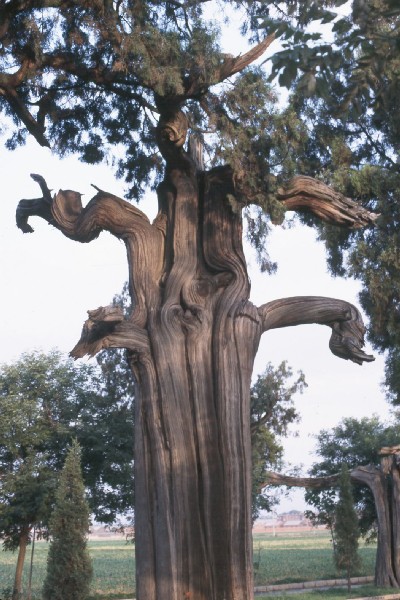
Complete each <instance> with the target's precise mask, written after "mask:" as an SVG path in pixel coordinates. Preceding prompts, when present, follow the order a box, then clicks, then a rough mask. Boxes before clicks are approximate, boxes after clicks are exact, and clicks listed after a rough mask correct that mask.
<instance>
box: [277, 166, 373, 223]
mask: <svg viewBox="0 0 400 600" xmlns="http://www.w3.org/2000/svg"><path fill="white" fill-rule="evenodd" d="M277 199H278V200H280V202H281V203H282V204H283V205H284V206H285V208H286V209H287V210H299V209H300V210H301V209H304V210H307V211H310V212H312V213H313V214H315V215H316V216H317V217H319V218H320V219H321V220H322V221H324V222H325V223H330V224H333V225H339V226H341V227H349V228H350V229H358V228H360V227H366V226H368V225H373V224H374V223H375V221H376V219H377V218H378V217H379V215H378V214H375V213H372V212H370V211H368V210H366V209H365V208H363V207H362V206H360V205H359V204H357V202H355V201H354V200H352V199H351V198H346V196H343V194H341V193H340V192H336V191H335V190H333V189H331V188H330V187H329V186H327V185H325V183H323V182H322V181H318V180H317V179H314V178H313V177H306V176H303V175H299V176H297V177H294V178H293V179H291V180H290V181H289V183H288V184H287V186H285V187H284V188H280V189H279V190H278V194H277Z"/></svg>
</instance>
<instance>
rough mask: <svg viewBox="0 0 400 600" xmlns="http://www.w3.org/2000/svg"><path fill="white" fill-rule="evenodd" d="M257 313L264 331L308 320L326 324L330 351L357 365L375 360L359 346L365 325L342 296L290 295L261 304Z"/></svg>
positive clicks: (357, 312)
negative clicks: (329, 336) (330, 333)
mask: <svg viewBox="0 0 400 600" xmlns="http://www.w3.org/2000/svg"><path fill="white" fill-rule="evenodd" d="M258 314H259V315H260V317H261V321H262V330H263V332H265V331H268V330H269V329H277V328H280V327H291V326H294V325H304V324H308V323H317V324H320V325H327V326H328V327H330V328H331V329H332V335H331V338H330V341H329V348H330V350H331V352H332V354H335V356H338V357H339V358H343V359H345V360H351V361H353V362H355V363H357V364H359V365H361V364H362V363H363V362H371V361H373V360H375V359H374V357H373V356H371V355H368V354H366V353H365V352H364V351H363V350H362V348H363V346H364V333H365V327H364V324H363V321H362V318H361V315H360V313H359V311H358V310H357V308H356V307H355V306H353V305H352V304H350V303H349V302H345V301H344V300H337V299H334V298H322V297H320V296H293V297H291V298H281V299H280V300H273V301H272V302H267V303H266V304H263V305H262V306H260V307H259V309H258Z"/></svg>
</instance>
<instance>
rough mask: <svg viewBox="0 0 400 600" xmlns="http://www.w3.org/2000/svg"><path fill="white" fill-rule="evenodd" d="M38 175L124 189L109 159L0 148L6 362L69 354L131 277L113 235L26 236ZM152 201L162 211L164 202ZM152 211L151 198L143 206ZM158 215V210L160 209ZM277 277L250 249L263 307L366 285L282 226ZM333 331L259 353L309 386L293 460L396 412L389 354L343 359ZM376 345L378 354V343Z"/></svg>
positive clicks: (313, 330)
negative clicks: (341, 273) (261, 267)
mask: <svg viewBox="0 0 400 600" xmlns="http://www.w3.org/2000/svg"><path fill="white" fill-rule="evenodd" d="M30 173H39V174H41V175H43V176H44V177H45V179H46V181H47V183H48V185H49V187H50V188H53V189H54V190H55V191H57V190H58V189H59V188H62V189H73V190H76V191H79V192H81V193H84V194H85V195H84V203H86V202H87V201H88V200H89V199H90V198H91V196H92V195H94V190H93V188H91V185H90V184H91V183H94V184H95V185H97V186H98V187H100V188H102V189H105V190H107V191H110V192H113V193H115V194H117V195H120V196H123V182H120V181H117V180H116V179H115V178H114V176H113V173H112V170H111V168H109V167H108V166H101V167H91V166H88V165H84V164H81V163H79V162H78V161H76V160H75V159H73V158H69V159H66V160H60V159H58V158H57V157H54V156H51V154H50V152H49V150H47V149H42V148H40V147H39V146H38V145H37V144H36V143H34V142H30V143H29V145H28V146H27V147H26V148H22V149H19V150H17V151H15V152H13V153H10V152H7V151H6V150H0V177H1V181H2V199H1V202H0V222H1V230H0V253H1V257H2V260H1V265H0V281H1V286H2V288H1V289H2V294H1V300H0V307H1V310H0V331H1V341H2V343H1V345H0V362H9V361H12V360H14V359H16V358H17V357H18V356H19V355H20V354H21V353H22V352H24V351H30V350H33V349H34V348H40V349H43V350H45V351H48V350H50V349H51V348H54V347H57V348H59V349H60V350H61V351H63V352H68V351H69V350H71V348H72V347H73V346H74V345H75V343H76V342H77V340H78V339H79V337H80V331H81V327H82V324H83V322H84V321H85V319H86V316H87V315H86V311H87V310H88V309H93V308H96V307H98V306H104V305H107V304H109V303H110V301H111V299H112V297H113V295H114V294H115V293H117V292H119V291H121V289H122V285H123V283H124V281H125V280H126V278H127V265H126V255H125V247H124V245H123V244H122V242H119V241H118V240H116V239H115V238H113V237H112V236H111V235H109V234H107V233H103V234H101V236H100V237H99V238H98V239H97V240H95V241H94V242H91V243H90V244H79V243H76V242H72V241H70V240H68V239H67V238H65V237H64V236H63V235H62V234H61V233H60V232H58V231H57V230H55V229H54V228H53V227H51V226H49V225H47V223H46V222H45V221H43V220H42V219H39V218H35V217H34V218H32V219H31V220H30V223H31V224H32V225H33V227H34V229H35V232H34V233H33V234H23V233H22V232H21V231H20V230H18V229H17V227H16V226H15V208H16V206H17V203H18V201H19V200H20V199H21V198H35V197H37V196H40V190H39V186H38V185H37V184H36V183H35V182H34V181H33V180H32V179H31V178H30V176H29V174H30ZM150 204H152V210H153V215H154V208H155V203H154V202H153V203H151V202H150ZM141 209H142V210H144V211H145V212H146V202H144V203H143V204H142V205H141ZM153 215H151V214H150V216H153ZM269 249H270V254H271V257H272V259H274V260H277V261H278V263H279V270H278V274H277V275H273V276H268V275H266V274H260V273H259V271H258V268H257V266H256V265H255V261H254V260H253V258H252V257H251V251H250V253H249V254H250V255H249V272H250V277H251V280H252V300H253V302H254V303H255V304H256V305H260V304H263V303H264V302H267V301H269V300H273V299H276V298H281V297H286V296H293V295H321V296H332V297H336V298H341V299H344V300H347V301H350V302H352V303H354V304H356V305H357V304H358V302H357V291H358V284H357V283H355V282H354V281H351V280H343V279H332V278H331V277H330V276H329V274H328V273H327V269H326V264H325V258H324V256H325V255H324V248H323V246H322V244H320V243H317V242H316V240H315V234H314V232H313V230H311V229H309V228H305V227H296V228H294V229H286V230H283V229H281V228H280V227H276V228H274V230H273V233H272V235H271V236H270V238H269ZM329 336H330V329H329V328H327V327H324V326H317V325H307V326H305V325H303V326H299V327H293V328H287V329H280V330H276V331H271V332H268V333H267V334H265V335H264V336H263V338H262V341H261V344H260V349H259V352H258V355H257V358H256V363H255V373H260V372H262V371H263V369H264V367H265V365H266V363H267V362H268V361H271V362H272V363H273V364H274V365H276V366H277V365H278V364H279V363H280V362H281V361H282V360H285V359H286V360H287V361H288V363H289V365H291V366H292V368H293V370H294V371H297V370H299V369H301V370H303V371H304V373H305V375H306V379H307V382H308V384H309V387H308V388H307V390H306V391H305V393H304V394H303V395H299V396H298V397H297V398H296V406H297V407H298V409H299V411H300V413H301V415H302V422H301V424H300V425H298V426H296V427H294V428H293V429H298V430H299V433H300V435H299V436H298V437H293V436H291V437H289V438H288V439H287V440H286V441H285V448H286V458H287V460H288V461H289V462H290V463H292V464H293V465H298V464H299V463H302V464H304V465H305V467H307V466H309V465H310V464H311V462H312V460H313V456H312V454H311V452H312V449H313V447H314V441H313V439H312V435H313V434H316V433H317V432H318V431H319V430H320V429H321V428H331V427H333V426H334V425H335V424H337V423H338V421H339V420H341V419H342V418H343V417H346V416H354V417H361V416H370V415H371V414H373V413H377V414H379V415H381V416H382V417H386V416H387V415H388V405H387V403H386V402H385V399H384V396H383V394H382V391H381V389H380V383H381V381H382V378H383V359H382V357H379V356H378V357H377V360H376V361H375V362H374V363H370V364H365V365H363V366H362V367H360V366H358V365H356V364H354V363H351V362H349V361H343V360H341V359H339V358H337V357H335V356H333V355H332V354H331V353H330V351H329V348H328V341H329ZM367 351H368V352H369V353H372V350H371V348H368V347H367ZM293 497H294V500H292V501H290V500H285V501H283V502H282V503H281V508H280V509H279V510H290V509H292V508H302V507H303V503H302V500H301V498H302V493H301V492H300V491H298V492H297V493H295V494H294V496H293Z"/></svg>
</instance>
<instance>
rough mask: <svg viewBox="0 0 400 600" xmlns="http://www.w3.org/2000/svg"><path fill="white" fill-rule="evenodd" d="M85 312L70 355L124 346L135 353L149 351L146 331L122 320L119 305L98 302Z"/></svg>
mask: <svg viewBox="0 0 400 600" xmlns="http://www.w3.org/2000/svg"><path fill="white" fill-rule="evenodd" d="M88 315H89V318H88V319H87V320H86V321H85V323H84V325H83V329H82V333H81V338H80V340H79V342H78V343H77V344H76V346H75V347H74V348H73V350H72V351H71V353H70V355H71V356H72V357H73V358H75V359H77V358H82V357H83V356H86V355H87V356H95V354H97V353H98V352H100V350H103V349H105V348H127V349H128V350H132V351H134V352H136V353H138V354H144V353H148V352H149V351H150V346H149V339H148V336H147V333H146V331H145V330H144V329H142V328H141V327H137V326H135V325H134V324H133V323H131V322H128V321H126V320H125V319H124V315H123V311H122V308H120V307H117V306H113V305H110V306H106V307H103V306H101V307H99V308H97V309H95V310H89V311H88Z"/></svg>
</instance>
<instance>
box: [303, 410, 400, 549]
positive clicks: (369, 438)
mask: <svg viewBox="0 0 400 600" xmlns="http://www.w3.org/2000/svg"><path fill="white" fill-rule="evenodd" d="M399 436H400V429H399V425H398V424H397V423H394V424H386V423H383V422H381V421H380V420H379V418H378V417H377V416H376V415H374V416H372V417H369V418H368V417H364V418H362V419H355V418H347V419H344V420H343V421H341V422H340V423H339V424H338V425H336V426H335V427H333V428H332V429H330V430H322V431H321V432H320V433H319V434H318V436H317V450H316V452H317V455H318V456H319V457H320V460H319V461H318V462H316V463H314V464H313V466H312V468H311V470H310V475H311V476H313V477H324V476H326V475H334V474H337V473H338V472H339V471H340V469H341V466H342V464H346V465H347V467H348V468H349V469H350V470H351V469H352V468H355V467H358V466H361V465H367V464H375V465H376V466H379V456H378V452H379V450H380V449H381V448H382V447H383V446H391V445H396V444H397V443H398V440H399ZM353 494H354V502H355V506H356V509H357V513H358V516H359V527H360V532H361V535H363V536H364V537H367V539H371V538H373V537H374V536H375V535H376V511H375V503H374V499H373V496H372V493H371V491H370V489H369V488H367V487H366V486H357V487H356V488H355V489H354V490H353ZM305 498H306V501H307V503H308V504H310V505H312V506H313V507H314V508H315V509H316V512H315V513H311V514H309V516H311V517H313V518H314V520H315V521H316V522H319V523H323V524H325V525H327V526H328V527H330V528H331V529H333V526H334V518H335V506H336V500H337V492H336V490H335V489H333V488H328V489H325V490H317V489H308V490H307V491H306V495H305Z"/></svg>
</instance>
